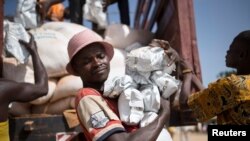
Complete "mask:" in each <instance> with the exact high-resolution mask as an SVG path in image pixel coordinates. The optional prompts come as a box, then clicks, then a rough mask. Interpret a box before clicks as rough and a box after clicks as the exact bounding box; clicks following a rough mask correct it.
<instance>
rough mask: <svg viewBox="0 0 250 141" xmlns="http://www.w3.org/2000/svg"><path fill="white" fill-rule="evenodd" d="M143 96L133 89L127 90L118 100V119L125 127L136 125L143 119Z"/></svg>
mask: <svg viewBox="0 0 250 141" xmlns="http://www.w3.org/2000/svg"><path fill="white" fill-rule="evenodd" d="M143 109H144V105H143V96H142V94H141V93H140V91H138V90H136V89H134V88H127V89H126V90H125V91H124V92H123V93H122V94H121V95H120V96H119V98H118V110H119V115H120V119H121V121H122V122H124V123H126V124H127V125H137V124H139V122H140V120H141V119H142V118H143Z"/></svg>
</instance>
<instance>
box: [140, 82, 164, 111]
mask: <svg viewBox="0 0 250 141" xmlns="http://www.w3.org/2000/svg"><path fill="white" fill-rule="evenodd" d="M140 91H141V94H142V95H143V96H144V99H143V103H144V112H156V113H158V111H159V109H160V100H161V99H160V92H159V90H158V88H157V86H156V85H153V84H147V85H142V86H141V87H140Z"/></svg>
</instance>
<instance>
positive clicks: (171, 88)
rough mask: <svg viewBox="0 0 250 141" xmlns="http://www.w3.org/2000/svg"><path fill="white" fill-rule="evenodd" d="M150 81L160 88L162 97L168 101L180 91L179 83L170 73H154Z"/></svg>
mask: <svg viewBox="0 0 250 141" xmlns="http://www.w3.org/2000/svg"><path fill="white" fill-rule="evenodd" d="M150 79H151V80H152V81H153V82H154V84H156V85H157V86H158V88H159V89H160V91H161V93H162V97H163V98H165V99H167V98H169V97H170V96H171V95H172V94H174V93H176V91H177V90H178V85H179V81H178V80H177V79H175V78H174V77H173V76H171V75H169V74H168V73H163V72H162V71H154V72H152V75H151V77H150Z"/></svg>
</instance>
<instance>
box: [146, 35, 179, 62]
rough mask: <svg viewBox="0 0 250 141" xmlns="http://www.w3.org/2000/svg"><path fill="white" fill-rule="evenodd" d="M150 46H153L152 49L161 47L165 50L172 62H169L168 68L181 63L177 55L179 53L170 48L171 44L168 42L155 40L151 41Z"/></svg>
mask: <svg viewBox="0 0 250 141" xmlns="http://www.w3.org/2000/svg"><path fill="white" fill-rule="evenodd" d="M149 46H151V47H161V48H163V49H164V51H165V53H166V55H168V57H169V58H170V61H169V63H168V65H167V66H171V65H172V64H173V63H175V62H179V61H180V60H181V59H180V56H179V54H178V53H177V51H176V50H174V49H173V48H172V47H171V46H170V44H169V42H168V41H166V40H159V39H153V40H152V41H151V43H150V44H149Z"/></svg>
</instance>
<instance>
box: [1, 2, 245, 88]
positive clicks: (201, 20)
mask: <svg viewBox="0 0 250 141" xmlns="http://www.w3.org/2000/svg"><path fill="white" fill-rule="evenodd" d="M16 1H17V0H5V2H6V7H5V13H14V12H15V7H14V6H15V3H16ZM136 2H137V0H129V4H130V13H131V16H130V18H131V21H132V22H131V23H133V19H134V14H135V8H136ZM65 3H67V0H65ZM193 3H194V13H195V24H196V36H197V43H198V50H199V57H200V62H201V69H202V78H203V84H204V85H205V86H207V85H208V83H210V82H213V81H215V80H216V79H217V75H218V74H219V72H222V71H225V70H230V68H227V67H226V66H225V55H226V51H227V49H228V47H229V45H230V43H231V42H232V40H233V38H234V37H235V36H236V35H237V34H238V33H239V32H241V31H243V30H247V29H250V0H193ZM108 19H109V22H110V23H119V13H118V8H117V5H116V4H113V5H111V6H110V7H108ZM84 24H85V25H86V26H89V25H90V24H89V22H86V21H85V23H84ZM131 25H132V24H131Z"/></svg>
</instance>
